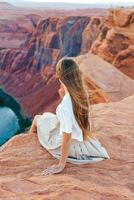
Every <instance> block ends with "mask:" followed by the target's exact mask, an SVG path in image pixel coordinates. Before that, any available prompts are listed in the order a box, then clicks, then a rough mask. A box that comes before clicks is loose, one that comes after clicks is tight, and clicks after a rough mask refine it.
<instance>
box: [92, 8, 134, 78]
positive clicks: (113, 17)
mask: <svg viewBox="0 0 134 200" xmlns="http://www.w3.org/2000/svg"><path fill="white" fill-rule="evenodd" d="M104 24H105V25H104V26H103V29H102V31H100V34H99V36H98V38H97V39H96V41H95V42H94V44H93V45H92V47H91V49H90V52H92V53H93V54H96V55H98V56H100V57H102V58H103V59H105V60H106V61H108V62H110V63H112V64H113V65H115V66H116V67H117V68H118V69H119V70H120V71H122V72H123V73H125V74H126V75H127V76H129V77H130V78H131V79H134V64H133V63H134V9H130V8H129V9H123V8H122V9H115V10H110V11H109V12H108V14H107V16H106V18H105V23H104Z"/></svg>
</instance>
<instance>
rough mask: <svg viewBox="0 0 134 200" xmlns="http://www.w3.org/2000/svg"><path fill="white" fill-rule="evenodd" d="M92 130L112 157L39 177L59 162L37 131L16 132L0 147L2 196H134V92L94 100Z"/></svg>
mask: <svg viewBox="0 0 134 200" xmlns="http://www.w3.org/2000/svg"><path fill="white" fill-rule="evenodd" d="M92 117H93V120H94V126H95V135H96V137H97V138H98V139H99V140H100V141H101V143H102V144H103V146H104V147H105V148H106V149H107V151H108V152H109V155H110V158H111V159H110V160H104V161H101V162H98V163H94V164H86V165H81V166H77V165H73V164H71V163H67V165H66V168H65V170H64V171H63V173H62V174H57V175H50V176H48V177H45V176H44V177H43V176H41V175H40V173H41V172H42V171H43V170H44V168H45V167H47V166H50V165H52V164H55V163H57V162H58V161H57V160H56V159H55V158H53V157H52V156H51V155H50V154H49V153H48V152H47V151H46V150H45V149H44V148H43V147H42V146H41V145H40V144H39V141H38V137H37V135H36V134H35V135H30V134H28V133H25V134H21V135H17V136H14V137H13V138H12V139H10V140H9V141H8V142H7V143H6V144H5V145H4V146H3V147H1V149H0V199H1V200H12V199H13V200H19V199H23V200H27V199H32V200H48V199H49V200H55V199H56V200H61V199H65V200H68V199H70V200H75V199H79V200H83V199H85V200H89V199H93V200H100V199H101V200H102V199H108V200H113V199H114V200H132V199H133V198H134V190H133V162H134V158H133V153H134V152H133V150H134V143H133V140H134V135H133V125H134V96H130V97H127V98H125V99H123V100H121V101H119V102H111V103H100V104H96V105H93V106H92Z"/></svg>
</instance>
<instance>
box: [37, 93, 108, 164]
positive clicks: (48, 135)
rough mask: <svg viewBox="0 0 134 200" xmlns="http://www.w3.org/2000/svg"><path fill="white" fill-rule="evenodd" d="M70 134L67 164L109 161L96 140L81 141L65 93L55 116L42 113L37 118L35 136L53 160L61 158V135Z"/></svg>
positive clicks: (78, 129) (67, 96) (67, 95)
mask: <svg viewBox="0 0 134 200" xmlns="http://www.w3.org/2000/svg"><path fill="white" fill-rule="evenodd" d="M63 132H65V133H68V134H72V135H71V136H72V140H71V145H70V148H69V154H68V158H67V159H66V161H67V162H70V163H73V164H87V163H93V162H97V161H101V160H103V159H110V157H109V155H108V153H107V151H106V149H105V148H104V147H103V146H102V145H101V143H100V142H99V141H98V139H97V138H96V137H95V136H94V138H90V139H89V140H87V141H83V134H82V130H81V128H80V126H79V125H78V123H77V121H76V119H75V116H74V113H73V107H72V101H71V97H70V95H69V93H66V94H65V96H64V97H63V99H62V101H61V103H60V104H59V105H58V107H57V109H56V114H53V113H50V112H44V113H43V114H42V115H41V116H39V117H38V118H37V135H38V139H39V142H40V144H41V145H42V146H43V147H44V148H45V149H46V150H47V151H48V152H49V153H50V154H51V155H53V156H54V157H55V158H57V159H60V157H61V151H60V148H61V145H62V133H63Z"/></svg>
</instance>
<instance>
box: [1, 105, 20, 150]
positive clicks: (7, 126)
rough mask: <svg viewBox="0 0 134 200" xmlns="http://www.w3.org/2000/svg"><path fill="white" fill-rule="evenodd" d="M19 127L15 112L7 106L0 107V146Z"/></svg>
mask: <svg viewBox="0 0 134 200" xmlns="http://www.w3.org/2000/svg"><path fill="white" fill-rule="evenodd" d="M19 129H20V126H19V123H18V118H17V116H16V114H15V113H14V112H13V111H12V110H11V109H10V108H8V107H0V146H1V145H2V144H4V143H5V142H6V141H7V140H8V139H9V138H11V137H12V136H13V135H15V133H16V132H17V130H19Z"/></svg>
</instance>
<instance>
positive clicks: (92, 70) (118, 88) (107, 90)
mask: <svg viewBox="0 0 134 200" xmlns="http://www.w3.org/2000/svg"><path fill="white" fill-rule="evenodd" d="M76 61H77V62H78V63H79V65H80V69H81V70H82V71H83V72H84V74H85V76H86V77H87V80H88V79H91V80H92V81H93V82H94V83H96V85H97V86H98V89H99V90H98V89H96V90H98V94H100V95H101V98H102V97H104V99H105V101H102V100H101V98H97V97H96V96H95V94H94V93H93V94H94V95H93V99H94V102H96V103H99V102H107V100H108V99H110V101H120V100H121V99H124V98H125V97H128V96H130V95H133V94H134V81H133V80H131V78H129V77H128V76H126V75H125V74H123V73H122V72H121V71H120V70H118V69H117V68H116V67H115V66H113V65H112V64H110V63H108V62H106V61H105V60H103V59H101V58H100V57H98V56H97V55H94V54H91V53H87V54H84V55H80V56H78V57H76ZM89 82H90V81H89ZM89 89H90V87H89ZM93 92H95V89H94V90H93ZM106 99H107V100H106ZM97 100H98V101H97Z"/></svg>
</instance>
